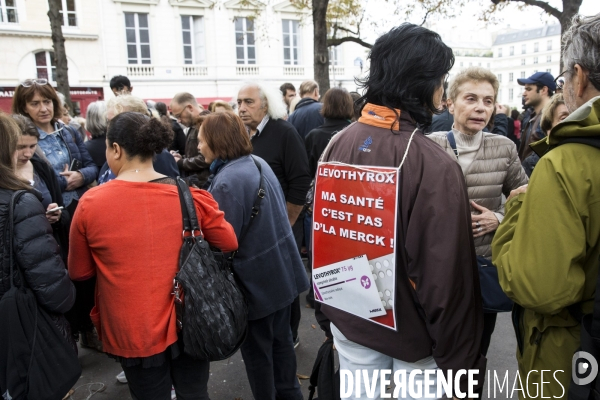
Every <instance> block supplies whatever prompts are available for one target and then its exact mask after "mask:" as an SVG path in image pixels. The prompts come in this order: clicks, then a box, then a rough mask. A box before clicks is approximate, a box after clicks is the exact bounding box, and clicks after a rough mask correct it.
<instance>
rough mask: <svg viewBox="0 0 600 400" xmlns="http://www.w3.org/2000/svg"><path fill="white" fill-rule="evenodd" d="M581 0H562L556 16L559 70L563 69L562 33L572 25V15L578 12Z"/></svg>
mask: <svg viewBox="0 0 600 400" xmlns="http://www.w3.org/2000/svg"><path fill="white" fill-rule="evenodd" d="M582 1H583V0H563V2H562V3H563V11H562V13H561V15H560V18H558V21H559V22H560V36H561V52H560V72H562V71H563V70H564V65H563V58H562V35H563V34H564V33H565V32H566V31H568V30H569V28H570V27H571V25H572V23H571V22H572V19H573V17H574V16H575V15H576V14H577V13H579V7H581V3H582Z"/></svg>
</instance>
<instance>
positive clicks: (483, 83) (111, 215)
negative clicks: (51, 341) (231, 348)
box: [0, 15, 600, 400]
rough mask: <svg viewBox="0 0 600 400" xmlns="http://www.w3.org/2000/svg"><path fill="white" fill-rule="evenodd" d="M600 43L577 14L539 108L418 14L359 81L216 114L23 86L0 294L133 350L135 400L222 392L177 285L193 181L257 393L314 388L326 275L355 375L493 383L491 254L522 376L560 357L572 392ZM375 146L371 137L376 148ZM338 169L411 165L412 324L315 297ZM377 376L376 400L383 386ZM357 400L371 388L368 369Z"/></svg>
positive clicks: (408, 293) (275, 95)
mask: <svg viewBox="0 0 600 400" xmlns="http://www.w3.org/2000/svg"><path fill="white" fill-rule="evenodd" d="M599 48H600V15H597V16H594V17H589V18H583V17H576V18H575V19H574V20H573V24H572V27H571V28H570V29H569V31H568V32H564V33H563V50H562V51H563V54H562V59H563V64H564V68H565V70H564V72H562V73H561V74H560V76H559V77H557V79H554V77H553V76H552V75H550V74H549V73H547V72H537V73H535V74H533V75H532V76H530V77H529V78H527V79H519V80H518V83H519V84H520V85H521V86H523V109H522V110H511V109H510V108H509V107H506V106H503V105H501V104H499V103H498V102H497V96H498V87H499V82H498V79H497V77H496V76H495V75H494V74H493V73H492V72H491V71H489V70H487V69H484V68H481V67H469V68H467V69H464V70H463V71H461V72H459V73H458V74H457V75H456V76H454V77H453V79H452V80H451V81H450V82H446V78H447V76H448V73H449V71H450V69H451V68H452V66H453V64H454V55H453V51H452V49H450V48H449V47H448V46H447V45H446V44H444V43H443V42H442V40H441V38H440V36H439V35H438V34H436V33H434V32H432V31H430V30H428V29H426V28H423V27H420V26H416V25H412V24H402V25H400V26H399V27H396V28H394V29H392V30H391V31H389V32H388V33H386V34H384V35H383V36H381V37H380V38H378V39H377V41H376V42H375V44H374V46H373V48H372V50H371V53H370V56H369V57H370V70H369V73H368V76H367V77H366V78H365V79H364V80H363V81H361V82H359V84H360V87H361V89H362V92H361V93H348V92H347V91H346V90H345V89H343V88H340V87H334V88H331V89H329V90H327V91H326V92H325V93H323V94H322V93H321V92H320V89H319V85H318V84H317V82H315V81H312V80H308V81H305V82H303V83H302V84H301V85H300V87H299V89H298V95H299V96H297V93H296V88H295V87H294V85H292V84H291V83H284V84H283V85H281V87H280V88H272V87H270V86H268V85H266V84H263V83H260V82H247V83H245V84H243V85H242V86H241V87H240V89H239V91H238V93H237V94H236V96H234V101H233V102H231V103H230V102H227V101H222V100H219V101H215V102H213V103H211V104H210V105H208V107H207V109H205V108H204V107H203V106H202V105H201V104H199V102H198V100H197V98H196V97H195V96H194V95H193V94H192V93H187V92H182V93H177V94H175V95H174V96H173V98H172V100H171V102H170V104H168V105H167V104H165V103H160V102H158V103H156V102H154V101H144V100H142V99H140V98H139V97H136V96H135V95H134V94H133V86H132V84H131V82H130V81H129V79H128V78H127V77H124V76H116V77H114V78H113V79H112V80H111V82H110V86H111V89H112V91H113V93H114V95H115V96H114V97H111V98H110V99H109V100H108V101H97V102H95V103H93V104H91V105H90V106H89V108H88V110H87V115H86V119H85V120H77V121H75V120H72V119H71V118H70V117H69V114H68V109H67V108H66V104H64V99H63V98H61V96H60V94H59V93H57V92H56V91H55V89H54V88H53V87H52V86H51V85H50V83H49V82H48V81H47V80H44V79H28V80H25V81H23V82H22V83H21V84H20V85H19V86H18V87H17V88H16V90H15V93H14V98H13V105H12V115H8V114H4V113H0V143H1V145H0V172H1V174H2V178H0V227H3V228H2V229H0V234H1V235H2V237H1V239H2V247H1V250H0V259H1V260H2V264H1V268H0V298H1V297H2V296H3V295H4V293H6V292H7V291H8V289H9V287H10V284H9V282H12V281H13V280H14V281H15V282H17V284H18V285H25V286H27V287H30V288H31V289H32V290H33V292H34V293H35V295H36V298H37V300H38V303H39V305H40V307H43V308H44V309H45V310H47V311H48V312H50V313H53V314H54V315H56V316H61V319H57V321H63V320H65V321H67V323H66V324H67V325H68V326H66V327H64V326H63V328H64V329H61V332H64V335H65V340H67V341H68V342H69V343H71V344H73V348H74V351H76V350H77V346H76V345H75V342H79V345H80V346H84V347H90V348H94V349H97V350H99V351H103V352H105V353H106V354H107V355H108V356H109V357H111V358H113V359H115V360H116V361H117V362H119V363H120V365H121V367H122V368H123V372H122V373H121V374H119V376H118V377H117V380H118V381H119V382H123V383H127V384H128V385H129V390H130V393H131V396H132V398H134V399H161V400H164V399H169V398H175V397H176V398H177V399H180V400H183V399H208V398H209V394H208V390H207V385H208V379H209V368H210V363H209V361H208V360H199V359H195V358H193V357H191V356H189V355H188V354H187V353H186V352H185V346H184V343H183V340H182V338H181V337H180V335H179V334H178V327H177V323H176V320H177V316H176V310H175V305H174V304H175V299H174V296H173V293H172V292H173V278H174V277H175V275H176V274H177V271H178V268H179V256H180V248H181V245H182V238H181V232H182V222H181V221H182V216H181V204H180V200H179V194H178V188H177V179H178V177H181V178H183V179H184V180H185V182H186V183H187V185H189V186H190V190H191V194H192V198H193V204H194V206H195V209H196V213H197V215H198V219H199V224H200V226H201V230H202V235H203V236H204V237H205V239H206V240H207V241H208V242H209V243H210V245H211V246H213V247H215V248H218V249H220V250H221V251H223V252H225V253H229V252H235V257H233V258H232V268H233V272H234V274H235V276H236V279H237V281H238V282H239V285H240V286H241V287H242V289H243V293H244V295H245V297H246V301H247V304H248V327H247V335H246V338H245V341H244V343H243V344H242V345H241V348H240V349H241V353H242V356H243V359H244V365H245V368H246V372H247V376H248V380H249V383H250V388H251V390H252V394H253V396H254V398H255V399H260V400H267V399H268V400H275V399H289V400H296V399H302V398H303V396H302V393H301V391H300V386H299V383H298V380H297V378H296V355H295V352H294V348H295V347H296V346H298V344H299V343H300V337H299V334H298V328H299V323H300V319H301V306H300V305H301V301H300V298H299V295H300V294H301V293H302V292H304V291H306V290H308V289H309V288H310V289H311V290H310V292H309V294H308V295H307V302H308V304H309V305H310V306H311V307H313V308H315V311H314V312H315V313H316V315H317V319H318V321H319V324H320V325H321V328H322V329H323V330H324V332H325V335H326V336H327V337H328V338H331V339H333V343H334V344H335V348H336V350H337V352H338V354H339V363H340V368H341V369H345V370H351V371H354V370H356V369H362V370H370V371H374V370H378V369H392V370H399V369H401V370H405V371H407V374H408V373H409V372H410V371H412V370H416V369H419V370H441V371H444V372H445V371H449V370H454V371H456V370H461V369H465V370H476V371H479V373H480V375H479V376H480V377H484V376H485V369H486V355H487V352H488V348H489V345H490V341H491V337H492V333H493V331H494V327H495V324H496V316H497V314H496V313H495V312H484V311H483V308H482V295H481V289H480V280H479V278H478V275H479V269H478V262H477V260H478V258H479V259H481V258H483V259H486V260H487V261H490V262H492V263H493V265H494V266H495V267H496V268H497V272H498V282H499V284H500V286H501V287H502V290H503V291H504V292H505V293H506V295H507V296H508V297H509V298H510V299H511V300H512V301H514V307H513V311H512V312H513V321H514V324H515V334H516V336H517V342H518V349H517V360H518V363H519V371H520V373H521V376H525V375H528V374H530V373H532V372H531V371H536V372H533V375H534V378H533V379H527V381H526V382H527V383H526V385H536V384H540V383H542V381H543V376H540V375H539V371H542V370H553V371H558V370H562V371H563V373H562V374H561V373H558V374H556V375H555V376H556V382H551V383H547V387H546V388H545V393H546V394H549V395H550V396H553V395H554V396H555V397H556V398H558V397H560V396H562V395H561V387H562V390H563V391H564V390H569V388H570V386H573V385H572V384H571V382H570V379H571V357H572V356H573V354H574V352H575V351H576V350H577V348H578V347H579V346H580V339H579V337H580V330H582V329H580V327H581V318H582V316H583V315H588V314H591V313H593V311H594V297H595V290H596V281H597V278H596V277H597V275H598V267H599V265H598V259H599V257H600V208H599V205H600V189H599V188H600V175H599V174H598V173H597V172H596V169H595V168H596V167H594V165H595V163H596V160H597V159H598V155H599V153H598V148H600V122H599V117H600V52H598V51H597V50H598V49H599ZM592 50H593V51H592ZM391 66H393V68H392V67H391ZM367 138H369V139H371V138H373V139H372V140H371V143H370V148H369V151H368V152H366V151H359V150H358V146H359V144H362V143H364V142H365V140H367ZM409 147H410V153H408V148H409ZM407 154H408V156H406V155H407ZM403 158H405V160H403ZM328 161H335V162H339V163H345V164H350V165H357V166H360V165H363V166H380V167H395V168H398V167H399V166H400V165H401V161H402V162H404V163H403V164H402V165H403V166H402V169H401V176H403V179H402V180H401V183H400V186H399V189H398V190H399V192H398V198H399V202H398V204H399V208H398V213H397V214H398V221H397V226H398V228H397V229H398V235H399V243H398V246H397V249H398V250H397V252H398V253H397V259H396V262H395V264H396V275H395V276H396V282H395V285H396V286H395V287H396V290H395V291H394V299H393V303H394V305H395V308H394V312H395V313H396V319H397V320H398V321H399V323H398V326H397V328H396V329H395V330H394V329H389V328H387V327H383V326H380V325H377V324H373V323H371V322H369V321H367V320H365V319H363V318H359V317H357V316H355V315H353V314H350V313H348V312H345V311H342V310H340V309H338V308H335V307H332V306H330V305H325V304H319V303H318V302H315V300H314V295H313V293H312V289H313V288H312V287H311V286H312V285H311V284H309V275H310V273H307V269H306V268H305V265H304V264H303V261H302V258H303V257H306V258H307V260H308V265H309V269H310V264H311V252H312V250H313V249H311V231H312V204H311V200H310V196H309V197H308V200H307V193H310V192H311V191H312V189H311V188H312V187H313V186H314V180H315V176H316V173H317V168H318V163H319V162H328ZM309 189H310V190H309ZM20 191H24V194H22V195H21V196H20V197H17V201H16V202H15V204H14V213H13V212H12V211H11V210H9V205H10V204H11V197H13V196H14V194H15V193H16V192H20ZM257 193H258V194H259V197H260V198H261V199H262V200H261V201H260V203H257V202H256V197H257ZM257 204H259V206H258V207H259V208H258V209H257ZM9 211H10V212H9ZM9 215H12V216H13V217H12V218H13V219H12V221H10V220H9ZM9 225H11V226H12V225H14V233H13V237H11V238H8V233H7V232H8V231H7V229H6V228H5V227H7V226H9ZM7 239H10V241H9V240H7ZM328 251H332V252H336V251H342V250H340V249H328ZM11 254H14V256H15V257H14V258H15V260H16V261H15V265H16V267H17V268H16V270H15V271H13V276H14V277H17V278H18V279H16V278H15V279H12V278H13V276H11V275H10V271H11V267H12V266H11V265H10V261H9V260H11V259H12V258H11V256H10V255H11ZM22 279H24V280H25V282H23V281H22ZM305 312H307V311H305ZM310 312H313V311H310ZM597 312H600V310H597ZM62 315H64V317H65V318H66V319H65V318H62ZM599 322H600V321H599ZM57 324H58V322H57ZM67 328H68V329H67ZM548 355H551V356H548ZM315 356H316V355H315ZM2 362H3V363H4V362H6V361H2ZM536 374H537V375H536ZM369 375H371V373H369ZM466 379H467V377H466V376H465V377H464V379H461V380H460V385H459V388H458V389H459V390H461V391H463V392H466V385H467V381H466ZM478 382H479V384H478V385H477V387H476V389H477V390H479V391H480V392H481V390H482V385H483V378H481V379H479V381H478ZM524 382H525V381H524ZM411 384H412V385H415V387H417V386H419V387H421V388H423V386H424V385H426V384H427V382H425V381H423V380H418V379H417V380H415V381H414V382H413V383H411ZM377 387H378V389H377V395H376V397H375V398H382V397H384V396H383V390H385V389H384V387H383V385H382V386H381V391H380V389H379V388H380V386H379V385H378V386H377ZM565 388H566V389H565ZM421 393H423V391H421ZM520 393H521V392H520ZM7 395H8V397H7ZM446 395H448V396H450V397H452V396H456V393H447V394H446ZM3 396H4V398H11V397H10V393H8V391H7V392H6V393H3ZM352 396H353V397H351V398H361V396H363V398H364V396H365V382H363V383H362V384H357V386H356V391H355V392H354V393H353V395H352ZM409 398H412V397H409Z"/></svg>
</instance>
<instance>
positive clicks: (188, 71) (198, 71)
mask: <svg viewBox="0 0 600 400" xmlns="http://www.w3.org/2000/svg"><path fill="white" fill-rule="evenodd" d="M207 75H208V68H207V67H205V66H199V65H194V66H187V65H186V66H184V67H183V76H207Z"/></svg>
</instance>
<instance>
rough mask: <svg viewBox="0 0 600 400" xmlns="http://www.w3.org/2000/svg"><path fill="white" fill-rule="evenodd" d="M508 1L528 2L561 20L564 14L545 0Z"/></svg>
mask: <svg viewBox="0 0 600 400" xmlns="http://www.w3.org/2000/svg"><path fill="white" fill-rule="evenodd" d="M506 1H512V2H521V3H525V4H527V5H528V6H536V7H539V8H541V9H542V10H544V11H546V12H547V13H548V14H550V15H552V16H553V17H556V18H557V19H559V20H560V17H561V16H562V12H560V11H558V9H556V8H554V7H552V6H551V5H550V4H548V3H547V2H545V1H541V0H506ZM492 2H494V0H492ZM494 3H495V2H494Z"/></svg>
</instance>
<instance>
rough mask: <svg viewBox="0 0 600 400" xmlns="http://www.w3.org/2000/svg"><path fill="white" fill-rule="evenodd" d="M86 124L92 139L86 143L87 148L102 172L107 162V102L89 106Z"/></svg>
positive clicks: (96, 102)
mask: <svg viewBox="0 0 600 400" xmlns="http://www.w3.org/2000/svg"><path fill="white" fill-rule="evenodd" d="M86 123H87V130H88V132H89V133H90V134H91V135H92V138H91V139H90V140H88V141H87V142H85V147H86V148H87V151H88V152H89V153H90V156H92V160H94V164H96V165H97V166H98V170H100V168H102V166H103V165H104V163H105V162H106V128H107V127H108V120H107V119H106V102H105V101H102V100H99V101H95V102H93V103H91V104H90V105H89V106H88V109H87V113H86Z"/></svg>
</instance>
